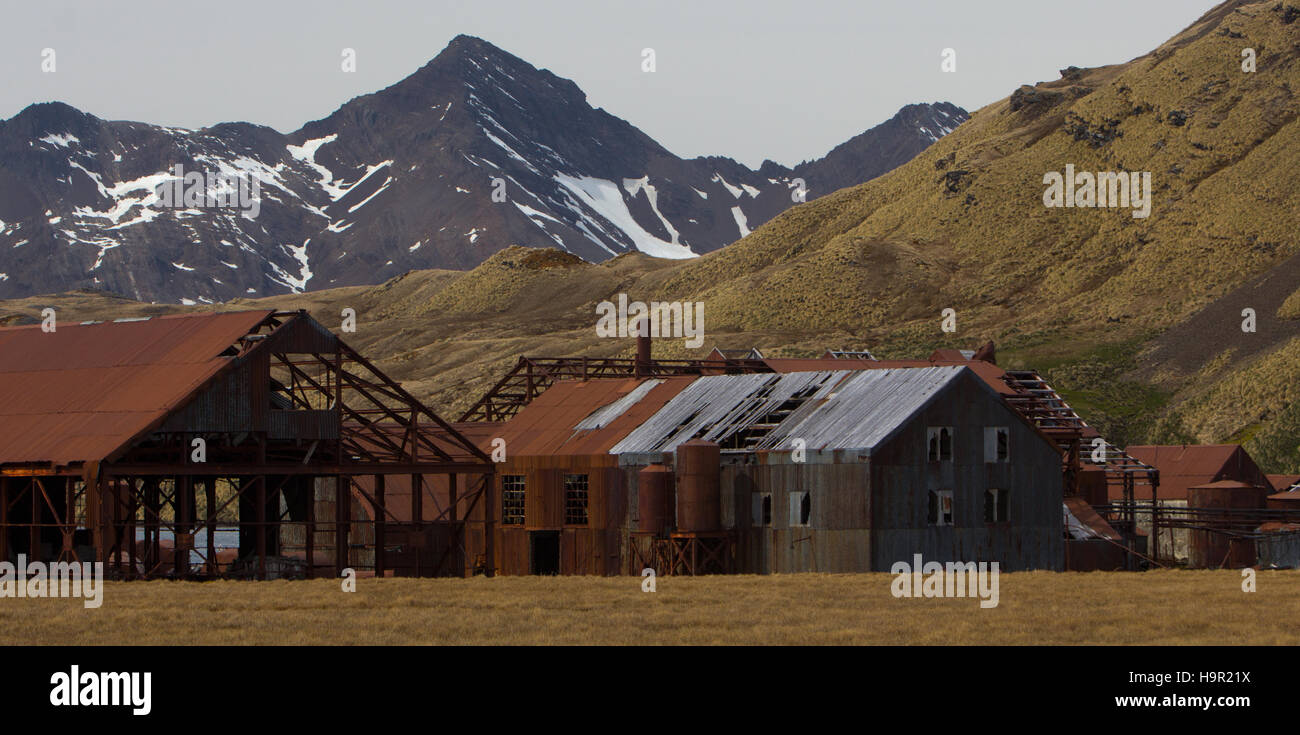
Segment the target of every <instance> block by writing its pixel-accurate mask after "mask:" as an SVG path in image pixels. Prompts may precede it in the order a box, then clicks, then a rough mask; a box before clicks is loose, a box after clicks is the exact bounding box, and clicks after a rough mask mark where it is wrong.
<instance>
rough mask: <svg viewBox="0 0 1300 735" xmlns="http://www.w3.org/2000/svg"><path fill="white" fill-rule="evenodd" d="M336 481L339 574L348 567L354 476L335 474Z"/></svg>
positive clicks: (336, 531) (336, 535) (336, 554)
mask: <svg viewBox="0 0 1300 735" xmlns="http://www.w3.org/2000/svg"><path fill="white" fill-rule="evenodd" d="M335 478H336V479H335V483H334V488H335V489H334V566H335V567H337V569H338V575H339V576H340V577H341V576H343V570H344V569H347V568H348V556H349V554H348V525H349V524H350V523H351V515H352V486H351V485H352V477H351V476H350V475H335Z"/></svg>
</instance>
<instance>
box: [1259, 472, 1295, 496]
mask: <svg viewBox="0 0 1300 735" xmlns="http://www.w3.org/2000/svg"><path fill="white" fill-rule="evenodd" d="M1265 477H1267V478H1268V482H1269V484H1270V485H1272V486H1273V489H1274V490H1276V491H1278V492H1284V491H1286V490H1289V489H1291V488H1292V487H1294V486H1295V484H1296V483H1297V482H1300V475H1265Z"/></svg>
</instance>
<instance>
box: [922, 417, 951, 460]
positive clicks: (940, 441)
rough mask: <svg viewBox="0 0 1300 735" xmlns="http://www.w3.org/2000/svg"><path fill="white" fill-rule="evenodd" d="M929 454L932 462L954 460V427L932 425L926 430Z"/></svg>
mask: <svg viewBox="0 0 1300 735" xmlns="http://www.w3.org/2000/svg"><path fill="white" fill-rule="evenodd" d="M925 436H926V444H927V447H926V449H927V454H928V456H929V459H930V461H931V462H947V461H950V460H952V427H951V426H931V427H930V428H928V429H926V431H925Z"/></svg>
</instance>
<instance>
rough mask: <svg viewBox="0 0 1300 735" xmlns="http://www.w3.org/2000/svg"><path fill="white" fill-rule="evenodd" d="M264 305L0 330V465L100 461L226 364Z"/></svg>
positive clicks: (262, 316) (264, 315) (259, 318)
mask: <svg viewBox="0 0 1300 735" xmlns="http://www.w3.org/2000/svg"><path fill="white" fill-rule="evenodd" d="M272 313H273V312H271V311H265V310H263V311H243V312H230V313H220V314H195V315H180V316H166V317H157V318H153V319H148V320H144V321H130V322H102V323H97V324H68V325H59V326H58V328H57V329H56V330H55V331H53V332H44V331H42V329H41V328H40V326H39V325H33V326H23V327H5V328H0V464H6V463H32V462H51V463H54V464H55V465H67V464H69V463H72V462H85V461H92V460H101V459H103V458H105V457H107V456H109V455H110V454H112V453H113V451H114V450H116V449H118V448H119V447H120V446H122V445H123V444H125V443H126V442H127V441H129V440H130V439H132V438H133V437H134V436H135V435H136V434H138V433H139V432H141V431H144V430H145V429H147V428H148V427H149V426H150V425H151V424H152V423H154V422H155V421H157V420H158V419H160V418H162V417H163V416H164V415H165V414H166V413H167V412H168V411H170V410H172V409H174V408H176V407H177V406H178V405H179V404H180V403H181V402H182V401H184V400H185V399H186V398H188V397H189V395H190V394H191V393H192V392H193V391H194V390H195V389H197V388H198V387H200V386H201V385H202V384H203V383H205V382H206V381H207V380H208V379H209V378H211V377H212V376H213V375H215V374H216V373H217V372H218V371H219V370H221V369H222V368H223V367H225V366H226V365H228V364H229V363H230V360H229V358H222V357H218V355H220V354H221V353H222V352H223V351H225V350H226V349H227V348H229V347H230V346H231V345H233V344H235V343H236V342H237V341H238V340H239V338H240V337H242V336H244V335H246V334H248V333H249V332H250V331H251V330H252V329H253V328H255V327H256V326H257V325H258V324H259V323H260V322H262V320H264V319H266V318H267V317H268V316H269V315H271V314H272Z"/></svg>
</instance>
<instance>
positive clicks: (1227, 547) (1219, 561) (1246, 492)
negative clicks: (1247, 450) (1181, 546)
mask: <svg viewBox="0 0 1300 735" xmlns="http://www.w3.org/2000/svg"><path fill="white" fill-rule="evenodd" d="M1263 496H1264V493H1263V490H1262V489H1260V488H1258V487H1255V486H1254V485H1248V484H1246V483H1244V482H1237V481H1234V480H1225V481H1221V482H1212V483H1210V484H1208V485H1200V486H1198V487H1192V488H1188V489H1187V507H1188V508H1197V509H1202V510H1204V511H1209V512H1207V513H1204V514H1202V519H1201V523H1200V524H1198V525H1203V526H1206V527H1207V528H1210V529H1218V531H1214V530H1201V529H1192V532H1191V534H1190V535H1191V539H1190V543H1189V544H1188V560H1187V561H1188V565H1189V566H1191V567H1193V568H1199V569H1205V568H1217V567H1223V568H1228V569H1240V568H1243V567H1249V566H1254V564H1255V563H1256V561H1257V557H1256V554H1255V543H1254V541H1252V540H1250V539H1242V538H1238V537H1234V536H1232V535H1230V534H1228V533H1223V532H1222V531H1236V532H1239V533H1240V532H1248V531H1250V530H1252V528H1251V527H1252V526H1253V525H1255V524H1254V523H1252V522H1250V521H1242V520H1238V519H1234V518H1233V517H1231V516H1230V515H1229V512H1230V511H1233V510H1255V509H1258V508H1261V507H1263V505H1264V503H1263V499H1264V498H1263ZM1214 511H1224V513H1223V515H1222V516H1221V517H1218V518H1216V517H1215V515H1216V514H1215V513H1214Z"/></svg>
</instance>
